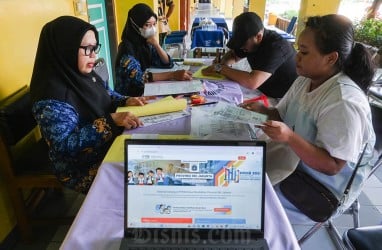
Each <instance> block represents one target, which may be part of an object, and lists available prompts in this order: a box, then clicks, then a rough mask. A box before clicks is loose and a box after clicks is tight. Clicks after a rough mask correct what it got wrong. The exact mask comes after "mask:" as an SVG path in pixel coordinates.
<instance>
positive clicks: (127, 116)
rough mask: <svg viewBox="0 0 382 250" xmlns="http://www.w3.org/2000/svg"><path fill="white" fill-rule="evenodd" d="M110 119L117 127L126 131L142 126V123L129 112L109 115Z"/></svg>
mask: <svg viewBox="0 0 382 250" xmlns="http://www.w3.org/2000/svg"><path fill="white" fill-rule="evenodd" d="M110 115H111V118H112V119H113V121H114V122H115V124H116V125H117V126H120V127H125V128H127V129H132V128H137V127H139V126H142V125H143V123H142V122H141V121H140V120H139V119H138V117H136V116H135V115H133V113H130V112H118V113H112V114H110Z"/></svg>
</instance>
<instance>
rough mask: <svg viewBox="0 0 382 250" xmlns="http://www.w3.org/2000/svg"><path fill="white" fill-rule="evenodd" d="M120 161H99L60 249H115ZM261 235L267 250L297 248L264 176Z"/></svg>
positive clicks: (120, 193)
mask: <svg viewBox="0 0 382 250" xmlns="http://www.w3.org/2000/svg"><path fill="white" fill-rule="evenodd" d="M123 173H124V170H123V163H103V164H102V165H101V167H100V169H99V172H98V174H97V177H96V179H95V181H94V183H93V185H92V187H91V189H90V191H89V193H88V195H87V197H86V199H85V201H84V203H83V205H82V207H81V209H80V211H79V212H78V214H77V216H76V218H75V220H74V222H73V224H72V226H71V227H70V230H69V232H68V234H67V235H66V237H65V240H64V242H63V243H62V245H61V248H60V249H65V250H66V249H67V250H72V249H81V250H86V249H89V250H96V249H105V250H106V249H107V250H113V249H119V246H120V243H121V239H122V237H123V220H124V212H123V210H124V209H123V208H124V205H123V203H124V198H123V190H124V184H123V180H124V179H123ZM264 224H265V225H264V227H265V238H266V239H267V241H268V244H269V246H270V249H275V250H279V249H283V250H287V249H300V248H299V246H298V243H297V239H296V237H295V234H294V232H293V230H292V227H291V225H290V223H289V221H288V219H287V217H286V214H285V212H284V210H283V208H282V206H281V204H280V202H279V200H278V198H277V196H276V194H275V192H274V190H273V187H272V186H271V184H270V182H269V180H268V178H267V181H266V193H265V221H264Z"/></svg>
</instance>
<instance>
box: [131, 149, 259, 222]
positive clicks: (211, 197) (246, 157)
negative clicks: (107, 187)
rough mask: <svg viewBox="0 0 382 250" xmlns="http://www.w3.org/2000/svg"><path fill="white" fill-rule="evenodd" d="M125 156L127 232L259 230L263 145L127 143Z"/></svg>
mask: <svg viewBox="0 0 382 250" xmlns="http://www.w3.org/2000/svg"><path fill="white" fill-rule="evenodd" d="M179 147H181V149H180V148H179ZM127 153H128V169H127V184H128V185H127V188H128V192H127V193H128V197H127V225H128V227H129V228H191V229H192V228H198V229H210V228H222V229H224V228H227V229H233V228H237V229H260V228H261V204H262V203H261V199H262V179H261V178H262V176H263V173H262V171H263V170H262V169H263V167H262V165H263V148H262V147H253V146H229V147H227V146H189V145H187V146H184V145H182V146H180V145H155V146H153V145H129V146H128V151H127Z"/></svg>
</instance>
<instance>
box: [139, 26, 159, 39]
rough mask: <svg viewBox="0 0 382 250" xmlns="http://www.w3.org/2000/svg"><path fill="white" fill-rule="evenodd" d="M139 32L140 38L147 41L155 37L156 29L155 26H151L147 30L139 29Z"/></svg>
mask: <svg viewBox="0 0 382 250" xmlns="http://www.w3.org/2000/svg"><path fill="white" fill-rule="evenodd" d="M139 32H140V33H141V36H142V37H143V38H146V39H147V38H149V37H152V36H155V33H156V28H155V26H151V27H150V28H147V29H143V28H139Z"/></svg>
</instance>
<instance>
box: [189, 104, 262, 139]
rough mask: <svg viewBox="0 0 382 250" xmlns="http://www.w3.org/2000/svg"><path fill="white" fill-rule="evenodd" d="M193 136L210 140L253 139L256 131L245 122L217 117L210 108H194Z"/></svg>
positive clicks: (192, 118)
mask: <svg viewBox="0 0 382 250" xmlns="http://www.w3.org/2000/svg"><path fill="white" fill-rule="evenodd" d="M191 112H192V115H191V136H192V137H195V138H202V139H208V140H253V139H256V135H255V133H254V131H253V130H252V129H251V128H250V127H249V126H248V124H244V123H236V122H233V121H226V120H219V119H216V118H215V117H214V116H213V114H212V113H211V112H210V110H208V109H199V108H198V109H192V111H191Z"/></svg>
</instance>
